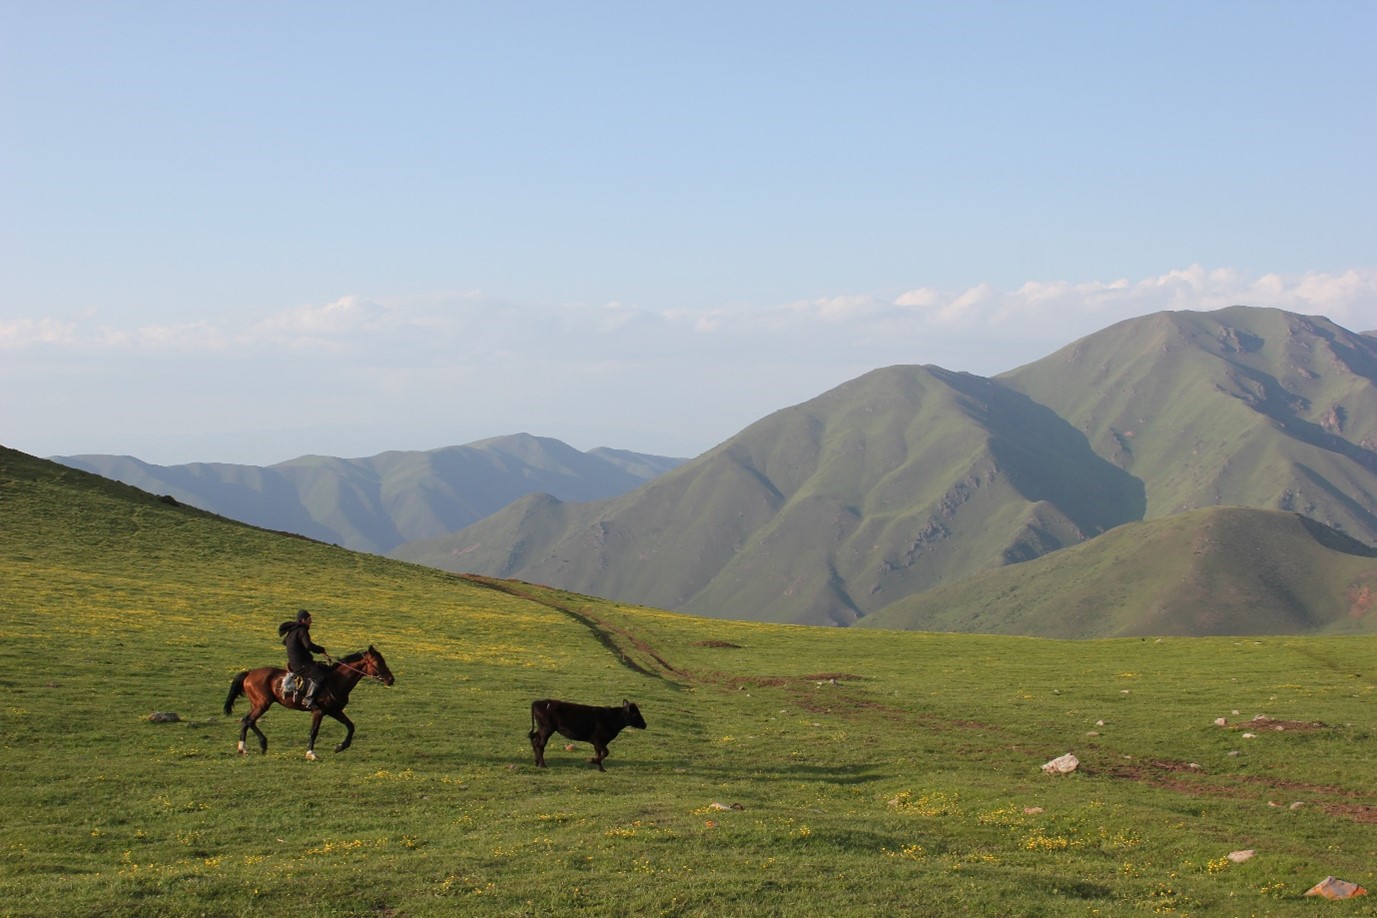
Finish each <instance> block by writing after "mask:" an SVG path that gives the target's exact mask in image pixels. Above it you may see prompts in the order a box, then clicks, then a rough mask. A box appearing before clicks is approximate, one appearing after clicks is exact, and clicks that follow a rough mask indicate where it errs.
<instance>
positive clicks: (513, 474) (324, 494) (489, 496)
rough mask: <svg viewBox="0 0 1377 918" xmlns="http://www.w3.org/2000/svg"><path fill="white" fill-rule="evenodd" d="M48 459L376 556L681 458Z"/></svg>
mask: <svg viewBox="0 0 1377 918" xmlns="http://www.w3.org/2000/svg"><path fill="white" fill-rule="evenodd" d="M58 461H60V462H63V463H64V464H66V465H70V466H72V467H73V468H79V469H83V470H85V471H88V472H95V473H96V474H98V475H104V476H105V477H106V478H112V479H114V480H116V481H122V482H124V483H126V484H131V485H134V486H135V487H137V488H141V489H142V490H144V491H148V492H150V493H153V494H167V495H170V496H172V497H173V498H175V499H177V500H178V501H180V502H182V503H186V504H191V505H192V506H195V507H200V508H202V509H204V510H210V511H212V512H215V513H218V514H220V515H222V516H228V517H230V518H232V519H236V520H241V521H243V522H246V523H252V524H253V525H255V526H261V527H263V528H265V529H278V530H281V531H283V532H294V533H297V534H299V535H305V536H308V537H310V538H313V539H317V540H319V541H322V542H334V543H336V544H338V545H343V546H344V547H345V548H353V549H356V550H358V551H371V552H378V553H382V552H386V551H388V550H389V549H391V548H394V547H396V546H397V545H400V544H402V543H403V542H411V541H415V540H417V539H424V538H429V537H432V536H437V535H441V534H443V533H448V532H453V531H455V530H456V529H462V528H464V527H465V526H468V525H470V524H471V523H475V522H477V521H478V520H480V519H482V518H483V517H485V516H487V515H489V514H491V513H495V512H496V511H498V510H500V509H501V508H502V507H505V506H506V505H507V504H509V503H511V502H512V501H514V500H517V499H518V498H520V497H522V496H524V495H526V494H531V493H550V494H554V495H556V496H558V497H560V498H563V499H565V500H574V501H584V500H597V499H600V498H605V497H612V496H614V495H617V494H624V493H626V492H627V491H630V490H632V489H633V488H635V487H636V486H638V485H640V484H642V483H643V482H645V481H647V480H649V479H651V478H654V477H655V476H656V475H660V474H663V473H664V472H666V471H668V470H669V469H672V468H674V467H675V466H677V465H679V464H680V462H681V461H682V460H679V459H669V458H666V457H663V456H647V455H643V454H640V453H632V452H627V451H625V450H610V449H596V450H592V451H590V452H587V453H584V452H580V451H579V450H576V449H574V448H573V447H572V446H569V445H568V444H565V443H561V442H560V441H558V440H552V439H550V438H548V437H533V436H531V435H530V434H516V435H513V436H508V437H494V438H492V439H489V440H480V441H478V442H476V443H470V444H468V445H466V446H450V447H445V448H442V449H435V450H428V451H425V452H421V451H394V452H388V453H382V454H380V455H377V456H371V457H368V458H362V459H338V458H334V457H330V456H302V457H300V458H298V459H292V460H289V461H287V462H280V463H278V464H276V465H271V466H266V467H264V466H253V465H231V464H227V463H211V462H196V463H191V464H188V465H173V466H162V465H152V464H150V463H147V462H143V461H140V460H138V459H135V458H133V457H131V456H60V457H58Z"/></svg>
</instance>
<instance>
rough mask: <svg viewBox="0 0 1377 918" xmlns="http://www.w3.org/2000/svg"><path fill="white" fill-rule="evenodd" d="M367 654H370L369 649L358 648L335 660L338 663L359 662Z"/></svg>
mask: <svg viewBox="0 0 1377 918" xmlns="http://www.w3.org/2000/svg"><path fill="white" fill-rule="evenodd" d="M366 656H368V651H366V650H356V651H354V652H353V653H349V654H345V655H344V656H342V657H340V658H338V659H337V660H335V662H336V663H357V662H359V661H360V660H362V659H363V658H364V657H366Z"/></svg>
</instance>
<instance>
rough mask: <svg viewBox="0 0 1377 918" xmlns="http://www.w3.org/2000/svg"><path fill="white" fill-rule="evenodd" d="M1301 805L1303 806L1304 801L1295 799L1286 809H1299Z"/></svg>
mask: <svg viewBox="0 0 1377 918" xmlns="http://www.w3.org/2000/svg"><path fill="white" fill-rule="evenodd" d="M1303 806H1305V803H1304V801H1301V800H1297V801H1296V802H1295V803H1293V804H1291V805H1290V806H1288V807H1287V809H1288V810H1298V809H1300V808H1301V807H1303Z"/></svg>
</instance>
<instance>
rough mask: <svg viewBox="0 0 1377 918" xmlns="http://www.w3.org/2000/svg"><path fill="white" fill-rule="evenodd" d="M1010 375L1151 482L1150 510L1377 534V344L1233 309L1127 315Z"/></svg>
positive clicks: (1316, 324) (1103, 451)
mask: <svg viewBox="0 0 1377 918" xmlns="http://www.w3.org/2000/svg"><path fill="white" fill-rule="evenodd" d="M998 380H999V382H1001V383H1002V384H1004V385H1007V386H1009V387H1010V388H1013V389H1015V390H1017V391H1019V392H1023V393H1024V394H1026V395H1028V396H1029V397H1030V398H1032V399H1033V400H1035V401H1036V402H1038V403H1039V404H1042V405H1045V406H1047V407H1048V408H1050V409H1051V410H1052V411H1054V412H1056V413H1057V414H1058V415H1059V416H1061V417H1063V418H1065V419H1066V420H1067V421H1068V422H1069V423H1070V424H1072V425H1073V426H1074V427H1075V428H1076V429H1078V430H1080V431H1082V432H1083V433H1084V434H1085V436H1086V437H1087V439H1089V441H1090V443H1091V445H1092V447H1093V448H1094V449H1095V451H1096V453H1098V454H1099V455H1101V456H1103V457H1104V458H1106V459H1108V460H1109V461H1111V462H1113V463H1114V464H1115V465H1117V466H1119V467H1120V468H1122V469H1124V470H1125V471H1127V472H1129V473H1131V474H1132V475H1133V476H1134V477H1136V478H1138V479H1140V480H1141V481H1143V482H1145V483H1146V485H1147V512H1146V518H1154V517H1162V516H1169V515H1171V514H1174V513H1180V512H1182V511H1184V510H1191V509H1194V508H1197V507H1209V506H1217V505H1238V506H1249V507H1261V508H1270V509H1279V510H1295V511H1297V512H1299V513H1303V514H1305V515H1307V516H1310V517H1312V518H1314V519H1317V520H1319V521H1320V522H1323V523H1325V524H1327V525H1330V526H1334V527H1336V528H1338V529H1341V530H1343V531H1344V532H1347V533H1349V534H1350V535H1353V536H1354V537H1356V538H1359V539H1361V540H1363V541H1365V542H1377V453H1374V451H1373V450H1374V448H1377V342H1374V341H1373V339H1372V338H1371V337H1368V336H1364V335H1356V334H1353V333H1352V332H1349V331H1346V330H1345V329H1343V328H1340V327H1339V326H1337V325H1335V324H1333V323H1332V322H1330V321H1328V320H1327V319H1323V318H1319V317H1312V316H1298V315H1293V314H1291V313H1287V312H1282V311H1280V310H1276V309H1253V308H1248V307H1241V306H1239V307H1232V308H1229V309H1222V310H1219V311H1217V312H1211V313H1193V312H1169V313H1159V314H1157V315H1153V316H1147V317H1144V318H1141V319H1133V320H1130V321H1127V322H1120V323H1118V324H1117V325H1114V326H1112V327H1111V328H1108V329H1106V330H1105V331H1102V332H1099V333H1098V334H1095V335H1091V336H1089V337H1087V338H1084V339H1082V340H1080V341H1077V342H1076V343H1074V344H1071V345H1069V346H1068V347H1066V348H1063V349H1062V350H1060V351H1058V352H1057V353H1055V354H1052V355H1051V356H1048V357H1046V358H1044V359H1042V360H1039V361H1037V362H1036V363H1033V364H1029V365H1028V366H1025V367H1022V368H1020V369H1017V370H1014V371H1012V372H1009V373H1006V374H1004V375H1002V376H1000V377H998Z"/></svg>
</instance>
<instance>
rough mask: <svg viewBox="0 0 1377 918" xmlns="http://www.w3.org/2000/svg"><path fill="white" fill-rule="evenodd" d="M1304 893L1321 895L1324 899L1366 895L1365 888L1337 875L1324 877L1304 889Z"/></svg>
mask: <svg viewBox="0 0 1377 918" xmlns="http://www.w3.org/2000/svg"><path fill="white" fill-rule="evenodd" d="M1305 894H1306V895H1307V896H1323V897H1324V898H1326V899H1352V898H1353V897H1354V896H1366V895H1367V890H1366V889H1363V888H1362V887H1361V886H1359V885H1358V884H1357V883H1350V882H1348V881H1347V880H1340V879H1339V878H1338V877H1325V878H1324V879H1323V880H1320V882H1318V883H1316V884H1315V885H1314V886H1312V887H1310V888H1309V889H1308V890H1306V892H1305Z"/></svg>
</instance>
